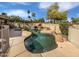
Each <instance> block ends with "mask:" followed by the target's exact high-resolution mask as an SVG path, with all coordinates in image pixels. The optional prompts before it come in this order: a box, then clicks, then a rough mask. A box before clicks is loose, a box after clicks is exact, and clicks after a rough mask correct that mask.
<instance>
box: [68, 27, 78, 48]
mask: <svg viewBox="0 0 79 59" xmlns="http://www.w3.org/2000/svg"><path fill="white" fill-rule="evenodd" d="M68 40H69V41H70V42H71V43H72V44H74V45H76V46H77V47H79V29H78V28H74V27H69V36H68Z"/></svg>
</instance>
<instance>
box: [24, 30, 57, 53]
mask: <svg viewBox="0 0 79 59" xmlns="http://www.w3.org/2000/svg"><path fill="white" fill-rule="evenodd" d="M31 32H32V35H31V36H30V37H28V38H26V39H25V41H24V42H25V47H26V49H27V50H29V51H30V52H33V53H42V52H47V51H50V50H52V49H55V48H56V47H57V44H56V42H55V37H54V36H53V35H51V34H45V33H40V30H37V29H34V30H31Z"/></svg>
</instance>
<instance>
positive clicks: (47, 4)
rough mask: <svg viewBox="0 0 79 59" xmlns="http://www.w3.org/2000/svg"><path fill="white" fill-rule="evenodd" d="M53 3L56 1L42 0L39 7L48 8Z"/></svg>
mask: <svg viewBox="0 0 79 59" xmlns="http://www.w3.org/2000/svg"><path fill="white" fill-rule="evenodd" d="M52 4H54V2H41V3H39V8H40V9H47V8H48V7H49V6H50V5H52Z"/></svg>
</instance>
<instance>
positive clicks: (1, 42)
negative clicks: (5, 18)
mask: <svg viewBox="0 0 79 59" xmlns="http://www.w3.org/2000/svg"><path fill="white" fill-rule="evenodd" d="M1 27H2V28H1V29H0V52H5V51H7V49H8V48H9V26H8V25H3V26H1Z"/></svg>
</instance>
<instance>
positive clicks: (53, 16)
mask: <svg viewBox="0 0 79 59" xmlns="http://www.w3.org/2000/svg"><path fill="white" fill-rule="evenodd" d="M58 9H59V6H58V4H57V3H55V4H54V5H51V6H50V7H49V8H48V12H47V17H48V19H50V20H51V21H54V23H55V22H56V21H60V20H66V19H67V11H64V12H60V11H59V10H58Z"/></svg>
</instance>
